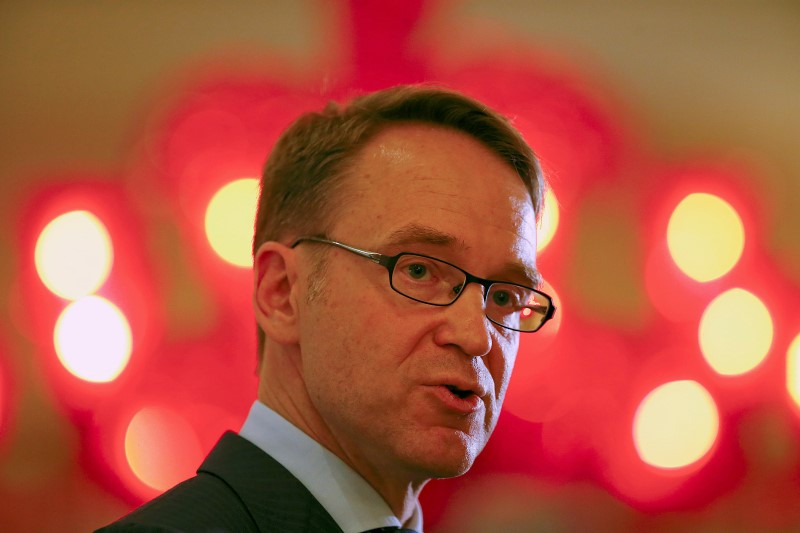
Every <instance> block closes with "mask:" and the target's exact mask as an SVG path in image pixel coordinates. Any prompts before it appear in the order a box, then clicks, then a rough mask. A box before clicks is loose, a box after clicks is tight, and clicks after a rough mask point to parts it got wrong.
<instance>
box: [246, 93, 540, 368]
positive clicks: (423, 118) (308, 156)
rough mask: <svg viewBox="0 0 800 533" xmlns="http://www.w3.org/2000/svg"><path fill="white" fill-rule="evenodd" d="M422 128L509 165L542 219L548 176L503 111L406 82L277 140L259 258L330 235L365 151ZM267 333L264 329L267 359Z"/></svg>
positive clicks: (263, 201)
mask: <svg viewBox="0 0 800 533" xmlns="http://www.w3.org/2000/svg"><path fill="white" fill-rule="evenodd" d="M406 123H422V124H430V125H436V126H441V127H444V128H449V129H452V130H455V131H460V132H462V133H464V134H466V135H469V136H470V137H472V138H474V139H476V140H478V141H479V142H480V143H482V144H483V145H485V146H486V147H487V148H489V149H490V150H492V151H493V152H494V153H496V154H497V155H499V156H500V157H501V158H502V160H503V161H505V162H507V163H508V164H509V166H511V168H513V169H514V171H515V172H516V173H517V174H518V175H519V177H520V178H521V179H522V182H523V184H524V185H525V187H526V189H527V190H528V192H529V193H530V196H531V201H532V203H533V208H534V213H535V214H536V216H537V217H538V216H539V212H540V208H541V204H542V196H543V190H544V177H543V175H542V170H541V166H540V164H539V160H538V159H537V157H536V155H535V154H534V152H533V150H532V149H531V148H530V147H529V146H528V144H527V143H526V142H525V140H524V139H523V137H522V135H521V134H520V133H519V132H518V131H517V130H516V129H515V128H514V127H513V126H512V125H511V123H510V122H509V121H508V120H507V119H506V118H505V117H503V116H502V115H500V114H499V113H497V112H495V111H493V110H491V109H489V108H488V107H487V106H485V105H484V104H482V103H480V102H478V101H477V100H474V99H472V98H470V97H467V96H465V95H463V94H461V93H458V92H456V91H453V90H450V89H445V88H442V87H436V86H430V85H401V86H397V87H391V88H389V89H384V90H381V91H377V92H374V93H370V94H367V95H364V96H361V97H358V98H356V99H354V100H353V101H352V102H351V103H350V104H349V105H344V106H342V105H339V104H337V103H335V102H331V103H329V104H328V105H327V106H326V107H325V108H324V109H323V110H322V111H319V112H310V113H306V114H304V115H302V116H301V117H300V118H298V119H297V121H295V122H294V123H293V124H292V125H290V126H289V127H288V128H287V129H286V130H285V131H284V132H283V134H282V135H281V136H280V138H279V139H278V140H277V142H276V143H275V146H274V148H273V150H272V153H271V154H270V156H269V158H268V160H267V162H266V165H265V166H264V172H263V175H262V178H261V193H260V196H259V200H258V213H257V215H256V222H255V235H254V238H253V254H254V255H255V253H256V251H257V250H258V248H259V247H260V246H261V244H263V243H264V242H267V241H287V244H288V241H289V240H292V239H294V238H296V237H298V236H301V235H307V234H324V233H325V232H326V231H325V230H326V229H328V228H329V227H330V225H331V224H332V223H333V220H334V219H335V207H337V206H338V205H339V201H340V195H339V194H337V193H339V192H340V189H341V188H342V184H343V183H344V182H345V181H346V176H347V174H348V171H349V170H350V169H351V166H352V163H353V161H354V160H355V159H356V156H357V155H358V153H359V152H360V150H361V148H362V147H363V146H364V145H365V144H367V143H368V142H369V141H370V139H372V138H373V137H375V135H376V134H377V133H379V132H381V131H383V130H385V129H387V128H388V127H390V126H392V125H397V124H406ZM263 343H264V332H263V331H262V330H261V328H260V327H259V328H258V346H259V349H258V354H259V360H260V358H261V352H262V348H263Z"/></svg>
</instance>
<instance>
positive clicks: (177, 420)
mask: <svg viewBox="0 0 800 533" xmlns="http://www.w3.org/2000/svg"><path fill="white" fill-rule="evenodd" d="M125 458H126V460H127V461H128V465H129V466H130V468H131V471H132V472H133V473H134V474H135V475H136V477H137V478H138V479H139V480H140V481H141V482H142V483H144V484H145V485H147V486H148V487H151V488H153V489H155V490H157V491H163V490H166V489H168V488H170V487H171V486H173V485H175V484H176V483H178V482H180V481H183V480H184V479H187V478H189V477H191V476H192V475H193V474H194V472H195V470H196V469H197V467H198V466H199V460H200V459H201V458H202V450H201V446H200V443H199V440H198V438H197V435H196V433H195V431H194V429H193V428H192V427H191V425H190V424H189V423H188V422H187V421H186V420H185V419H184V418H183V417H182V416H180V415H179V414H177V413H176V412H174V411H173V410H171V409H168V408H165V407H155V406H150V407H144V408H143V409H141V410H139V411H138V412H137V413H136V414H135V415H134V416H133V417H132V418H131V421H130V423H129V424H128V427H127V429H126V431H125Z"/></svg>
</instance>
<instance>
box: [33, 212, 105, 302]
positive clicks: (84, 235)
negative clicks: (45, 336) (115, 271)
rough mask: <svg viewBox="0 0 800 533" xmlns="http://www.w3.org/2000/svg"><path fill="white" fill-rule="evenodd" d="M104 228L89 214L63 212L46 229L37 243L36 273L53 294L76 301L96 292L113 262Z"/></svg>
mask: <svg viewBox="0 0 800 533" xmlns="http://www.w3.org/2000/svg"><path fill="white" fill-rule="evenodd" d="M113 255H114V254H113V248H112V245H111V238H110V237H109V235H108V230H107V229H106V227H105V225H104V224H103V223H102V222H101V221H100V220H99V219H98V218H97V217H96V216H95V215H93V214H92V213H90V212H88V211H71V212H69V213H64V214H63V215H60V216H58V217H56V218H54V219H53V220H51V221H50V223H48V224H47V226H45V228H44V229H43V230H42V232H41V234H40V235H39V238H38V239H37V241H36V248H35V252H34V261H35V264H36V272H37V273H38V274H39V277H40V278H41V280H42V282H43V283H44V284H45V286H46V287H47V288H48V289H49V290H50V291H52V292H53V293H55V294H56V295H58V296H60V297H62V298H66V299H68V300H75V299H78V298H80V297H82V296H86V295H88V294H91V293H93V292H95V291H96V290H97V289H98V288H99V287H100V286H101V285H102V284H103V283H104V282H105V280H106V278H107V277H108V273H109V271H110V270H111V264H112V262H113Z"/></svg>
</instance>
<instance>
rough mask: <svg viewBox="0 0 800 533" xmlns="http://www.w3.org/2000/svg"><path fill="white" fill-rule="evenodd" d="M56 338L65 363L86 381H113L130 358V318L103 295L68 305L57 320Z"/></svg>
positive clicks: (61, 358)
mask: <svg viewBox="0 0 800 533" xmlns="http://www.w3.org/2000/svg"><path fill="white" fill-rule="evenodd" d="M53 338H54V343H55V348H56V354H57V355H58V359H59V360H60V361H61V364H63V365H64V367H65V368H66V369H67V370H68V371H69V372H70V373H71V374H73V375H74V376H76V377H78V378H80V379H83V380H85V381H91V382H94V383H105V382H108V381H113V380H114V379H116V378H117V376H119V375H120V374H121V373H122V371H123V370H125V367H126V366H127V365H128V361H129V360H130V356H131V348H132V341H131V329H130V326H129V325H128V320H127V319H126V318H125V315H124V314H123V313H122V311H120V310H119V309H118V308H117V307H116V306H115V305H114V304H112V303H111V302H109V301H108V300H106V299H105V298H101V297H99V296H87V297H85V298H81V299H80V300H77V301H75V302H72V303H71V304H70V305H68V306H67V308H66V309H64V311H63V312H62V313H61V315H60V316H59V317H58V320H57V321H56V326H55V332H54V335H53Z"/></svg>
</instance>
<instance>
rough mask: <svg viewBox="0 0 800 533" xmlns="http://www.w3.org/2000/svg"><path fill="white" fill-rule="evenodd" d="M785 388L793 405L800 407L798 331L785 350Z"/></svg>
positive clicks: (799, 341) (799, 337)
mask: <svg viewBox="0 0 800 533" xmlns="http://www.w3.org/2000/svg"><path fill="white" fill-rule="evenodd" d="M786 388H787V389H788V391H789V397H790V398H791V399H792V400H793V401H794V403H795V407H798V408H800V333H799V334H798V335H797V336H796V337H795V338H794V340H793V341H792V343H791V344H790V345H789V349H788V350H787V351H786Z"/></svg>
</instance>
